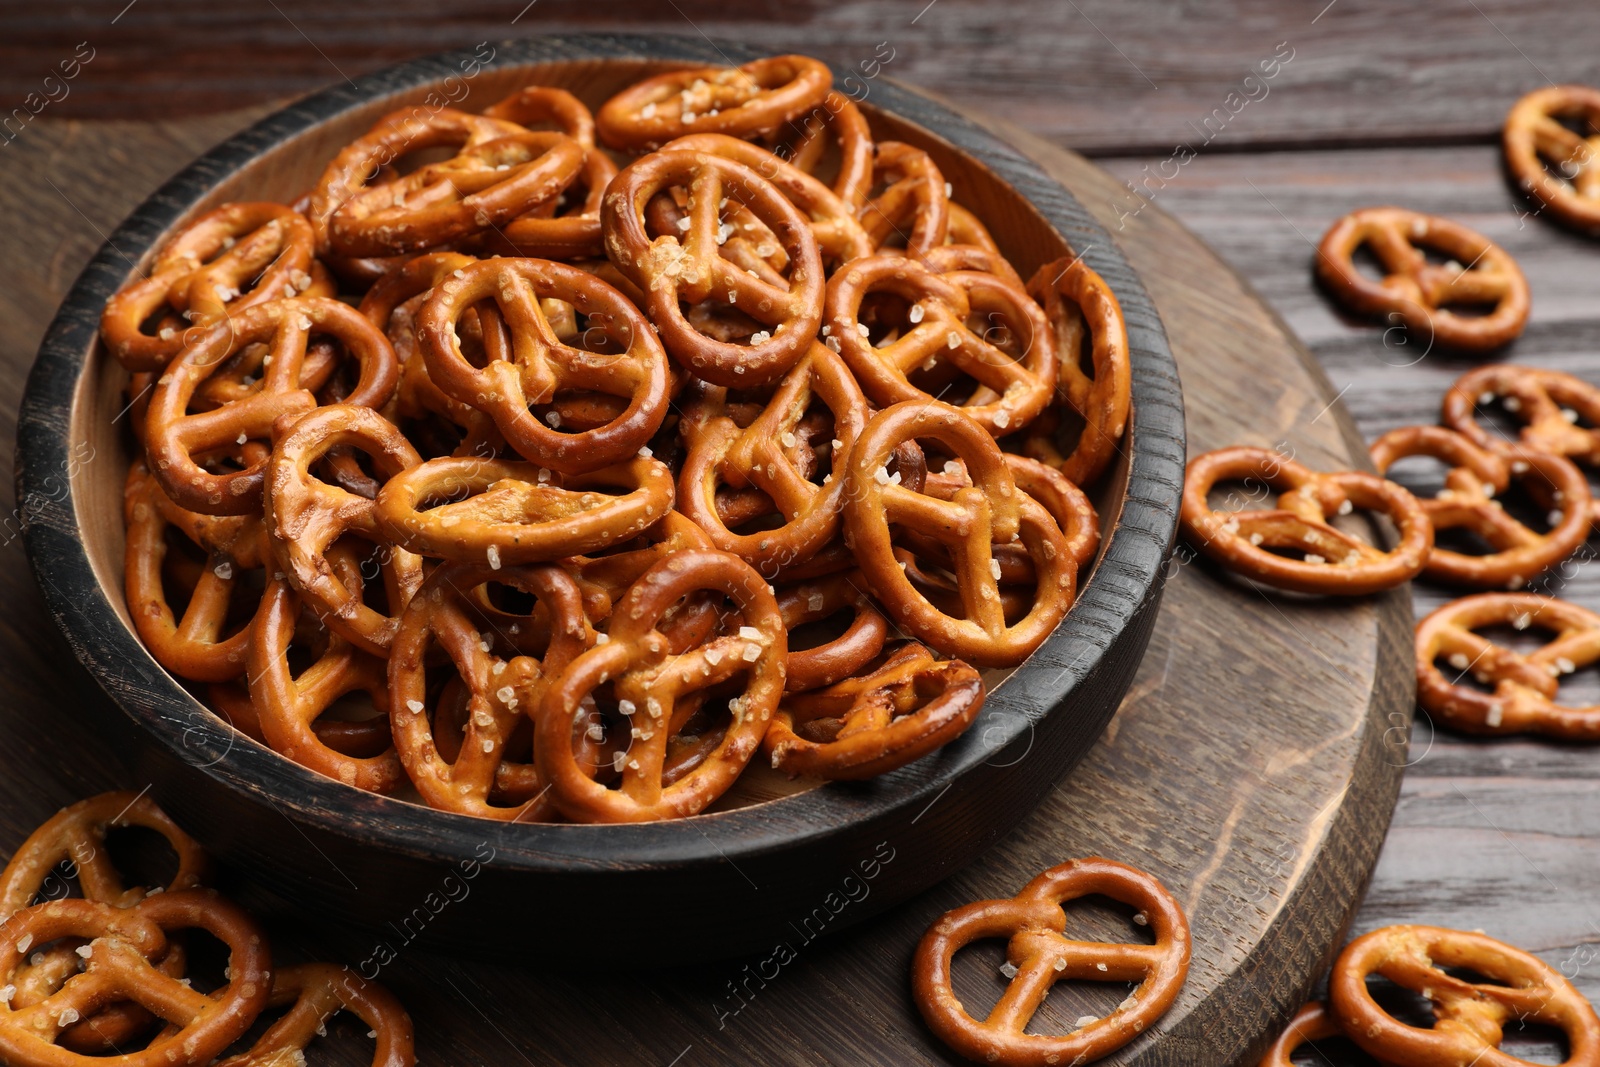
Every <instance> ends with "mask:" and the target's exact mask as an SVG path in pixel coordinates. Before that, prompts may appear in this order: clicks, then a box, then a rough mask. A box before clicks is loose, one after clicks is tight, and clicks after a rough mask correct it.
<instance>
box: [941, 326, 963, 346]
mask: <svg viewBox="0 0 1600 1067" xmlns="http://www.w3.org/2000/svg"><path fill="white" fill-rule="evenodd" d="M944 343H945V347H946V348H960V347H961V335H960V334H959V333H956V332H955V331H954V330H951V331H950V332H949V333H947V334H945V335H944Z"/></svg>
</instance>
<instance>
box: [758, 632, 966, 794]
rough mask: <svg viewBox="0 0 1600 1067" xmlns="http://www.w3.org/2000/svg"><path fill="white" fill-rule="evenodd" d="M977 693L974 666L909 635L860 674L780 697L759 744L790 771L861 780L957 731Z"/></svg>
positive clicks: (953, 736) (897, 764)
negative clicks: (940, 656) (939, 656)
mask: <svg viewBox="0 0 1600 1067" xmlns="http://www.w3.org/2000/svg"><path fill="white" fill-rule="evenodd" d="M792 657H793V654H792V653H791V659H792ZM983 696H984V687H983V679H981V678H979V677H978V672H977V671H975V670H973V669H972V668H971V667H969V666H967V665H966V664H965V663H963V662H961V661H960V660H958V659H953V660H945V661H943V662H939V661H936V660H935V659H934V658H933V654H932V653H930V652H929V651H928V650H927V648H925V647H924V646H922V645H919V644H917V643H916V642H914V641H913V642H911V643H910V644H907V645H903V646H901V647H900V648H899V649H897V650H895V652H894V653H892V654H891V655H890V656H889V658H888V659H887V660H885V661H884V662H883V664H882V665H881V666H879V667H878V668H877V669H875V670H872V671H869V672H868V673H866V674H862V675H858V676H856V677H854V678H849V679H847V680H845V681H842V682H838V683H837V684H835V685H832V686H829V687H828V688H826V689H821V690H818V691H815V692H811V693H803V694H797V695H793V696H788V697H785V698H784V701H783V703H782V704H780V705H779V706H778V711H777V713H776V714H775V715H773V717H772V725H770V726H768V727H767V733H766V737H765V739H764V740H763V741H762V748H763V750H764V751H765V752H766V753H767V756H768V757H769V758H770V759H771V760H772V766H773V768H774V769H775V770H779V771H782V772H784V773H785V774H787V775H789V777H791V778H794V777H798V776H800V775H805V776H807V777H811V778H827V779H832V780H835V781H859V780H861V779H864V778H871V777H874V776H875V775H879V774H885V773H887V772H889V771H892V770H894V769H895V768H896V767H904V766H905V765H906V764H908V763H910V762H911V761H912V760H915V759H920V758H922V757H923V756H925V755H927V754H928V753H929V752H932V751H933V750H934V749H936V748H942V747H943V746H945V745H947V744H949V743H950V742H951V741H954V740H955V739H956V738H957V737H960V736H961V735H962V734H963V733H965V732H966V730H967V727H969V726H971V725H972V722H973V720H974V719H976V718H977V717H978V712H979V711H980V710H981V709H982V708H983Z"/></svg>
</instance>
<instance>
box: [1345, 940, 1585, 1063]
mask: <svg viewBox="0 0 1600 1067" xmlns="http://www.w3.org/2000/svg"><path fill="white" fill-rule="evenodd" d="M1446 968H1461V969H1467V970H1471V971H1474V972H1476V973H1478V974H1480V975H1482V976H1483V977H1484V978H1485V979H1487V981H1484V982H1477V983H1473V982H1467V981H1465V980H1464V979H1461V978H1457V977H1456V976H1455V975H1453V974H1451V973H1449V971H1448V970H1446ZM1370 975H1381V976H1382V977H1384V978H1387V979H1389V980H1390V981H1391V982H1393V983H1395V984H1396V985H1398V986H1400V987H1402V988H1404V989H1408V990H1410V991H1412V992H1414V993H1420V994H1422V996H1423V997H1425V998H1426V999H1428V1000H1431V1001H1432V1002H1433V1013H1434V1017H1435V1018H1434V1024H1433V1026H1432V1028H1421V1027H1415V1026H1408V1025H1407V1024H1405V1023H1402V1022H1400V1021H1399V1020H1397V1019H1394V1018H1392V1017H1391V1016H1390V1015H1389V1013H1388V1012H1386V1011H1385V1010H1384V1009H1383V1008H1381V1007H1379V1006H1378V1004H1377V1002H1376V1001H1374V1000H1373V999H1372V994H1371V993H1369V992H1368V991H1367V978H1368V977H1369V976H1370ZM1328 1001H1329V1006H1330V1008H1331V1009H1332V1011H1333V1014H1334V1017H1335V1019H1337V1021H1338V1023H1339V1025H1340V1027H1341V1028H1342V1029H1343V1030H1344V1032H1345V1034H1346V1035H1347V1036H1348V1037H1349V1038H1350V1040H1352V1041H1354V1042H1355V1043H1356V1044H1357V1045H1359V1046H1360V1047H1361V1048H1362V1049H1363V1050H1364V1051H1366V1052H1367V1053H1369V1054H1371V1055H1372V1056H1375V1057H1377V1058H1378V1059H1380V1060H1382V1061H1383V1062H1385V1063H1406V1064H1416V1065H1418V1067H1469V1065H1473V1067H1531V1065H1530V1064H1529V1062H1528V1061H1527V1060H1524V1059H1520V1058H1519V1057H1516V1056H1512V1055H1510V1054H1509V1053H1505V1052H1502V1051H1500V1049H1499V1047H1498V1046H1499V1044H1500V1041H1501V1037H1502V1033H1503V1030H1504V1027H1505V1025H1506V1024H1507V1023H1509V1022H1511V1021H1513V1020H1516V1021H1517V1022H1518V1023H1520V1024H1522V1025H1527V1024H1528V1023H1530V1022H1532V1023H1537V1024H1542V1025H1545V1026H1553V1027H1555V1028H1557V1029H1559V1030H1560V1031H1561V1032H1562V1033H1563V1034H1564V1035H1565V1036H1566V1039H1567V1058H1566V1060H1564V1061H1563V1063H1564V1064H1565V1065H1566V1067H1593V1065H1595V1064H1600V1018H1597V1017H1596V1016H1595V1013H1594V1009H1593V1008H1591V1007H1590V1006H1589V1002H1588V1001H1586V1000H1584V998H1583V995H1582V994H1580V993H1579V992H1578V991H1577V990H1576V989H1574V988H1573V987H1572V984H1571V983H1570V982H1568V981H1567V980H1566V979H1565V978H1563V977H1562V976H1561V975H1560V974H1558V973H1557V972H1556V971H1555V969H1554V968H1552V967H1551V966H1550V965H1549V964H1547V963H1545V962H1544V961H1543V960H1540V959H1539V958H1538V957H1536V956H1532V955H1529V954H1528V953H1526V952H1523V951H1522V950H1520V949H1517V948H1513V947H1512V946H1511V945H1508V944H1505V943H1504V942H1501V941H1496V940H1495V939H1494V938H1492V937H1488V936H1486V935H1484V934H1472V933H1463V932H1461V931H1459V930H1445V929H1441V928H1439V927H1436V926H1389V927H1385V928H1384V929H1381V930H1374V931H1373V932H1372V933H1370V934H1367V935H1366V936H1364V937H1359V938H1357V939H1356V940H1354V941H1352V942H1351V943H1350V944H1349V945H1347V946H1345V950H1344V951H1343V952H1341V953H1340V954H1339V958H1338V960H1337V961H1336V962H1335V963H1334V965H1333V974H1332V976H1331V977H1330V978H1329V980H1328Z"/></svg>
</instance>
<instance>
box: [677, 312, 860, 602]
mask: <svg viewBox="0 0 1600 1067" xmlns="http://www.w3.org/2000/svg"><path fill="white" fill-rule="evenodd" d="M814 400H816V401H820V402H821V403H823V404H825V405H826V406H827V408H828V410H829V411H830V412H831V413H832V415H833V420H832V422H833V425H832V434H833V436H832V441H833V442H834V443H833V444H832V445H831V449H832V454H831V461H832V474H831V475H829V478H830V480H829V481H828V482H827V483H826V484H824V485H817V484H816V483H814V482H812V481H811V480H810V478H809V470H808V469H807V466H806V465H803V464H802V460H807V461H809V460H813V459H814V454H813V453H812V452H811V449H812V448H813V447H814V445H813V442H812V439H811V436H810V434H809V433H808V431H807V428H806V427H805V426H803V425H802V420H803V419H805V417H806V415H807V412H808V410H810V408H811V405H812V402H813V401H814ZM866 421H867V398H866V397H864V396H862V395H861V390H860V388H859V387H858V386H857V385H856V382H855V379H854V378H853V377H851V375H850V371H849V369H848V368H847V367H845V365H844V362H843V361H842V360H841V359H840V358H839V357H838V356H837V355H835V354H834V353H833V352H832V351H830V350H828V349H827V348H824V347H823V346H822V345H818V344H813V345H812V346H811V351H810V353H809V354H808V355H807V356H806V358H805V359H803V360H801V361H800V363H799V364H797V365H796V366H795V368H794V369H793V370H791V371H790V372H789V373H788V374H787V375H786V376H785V377H784V378H783V380H782V381H780V382H779V383H778V388H777V389H776V390H775V391H774V392H773V394H772V399H771V400H770V401H769V402H768V403H767V406H766V407H765V408H764V409H763V410H762V412H761V414H760V415H759V416H757V418H756V419H755V421H753V422H751V423H750V425H749V426H747V427H744V428H743V429H741V428H740V427H739V425H738V424H737V423H736V422H734V420H733V419H731V418H729V417H727V416H725V415H722V416H717V417H714V418H711V419H709V420H707V421H706V422H705V423H704V424H703V425H701V426H700V427H698V428H697V429H696V430H695V432H694V433H693V435H692V437H691V439H690V444H689V450H688V455H687V456H685V458H684V462H683V469H682V472H681V473H680V475H679V480H678V494H679V496H678V499H679V503H678V507H679V510H681V511H682V512H683V513H684V514H685V515H687V516H688V517H689V518H690V519H692V520H693V521H694V522H695V524H696V525H698V526H699V527H700V528H701V529H703V530H704V531H705V532H706V534H707V536H709V537H710V538H711V540H712V542H713V543H714V544H715V545H716V546H717V547H718V548H720V549H723V550H724V551H727V552H732V553H734V554H735V555H737V556H739V557H740V558H741V559H743V560H744V561H745V562H747V563H749V564H750V565H752V566H753V567H755V568H756V569H757V570H759V571H760V572H761V573H762V574H767V575H773V574H776V573H777V572H778V571H779V570H780V569H781V568H782V567H786V566H789V565H792V564H795V563H799V562H803V561H805V560H808V559H810V558H811V557H813V556H815V555H816V554H817V552H819V551H820V550H821V549H822V548H823V547H824V546H825V545H827V543H828V542H829V541H831V540H832V539H833V538H834V536H835V535H836V534H837V533H838V532H839V521H840V514H841V505H842V501H843V499H844V492H845V481H846V477H847V473H848V469H849V468H848V461H849V448H850V446H851V445H853V444H854V443H855V439H856V436H857V435H858V434H859V433H860V432H861V428H862V427H863V426H865V425H866ZM721 484H726V485H729V486H731V487H733V488H734V489H736V490H742V489H747V488H754V489H758V490H760V491H761V492H762V493H763V494H765V496H766V497H767V498H768V499H769V500H770V501H771V510H772V511H775V512H777V513H778V515H779V516H781V518H782V520H783V521H782V523H781V524H780V525H777V526H775V527H773V528H771V529H762V530H759V531H756V532H752V533H736V532H734V531H733V530H731V529H729V525H730V524H729V523H727V522H725V521H724V520H723V517H722V515H721V514H720V513H719V511H718V507H717V489H718V486H719V485H721Z"/></svg>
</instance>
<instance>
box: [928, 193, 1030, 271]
mask: <svg viewBox="0 0 1600 1067" xmlns="http://www.w3.org/2000/svg"><path fill="white" fill-rule="evenodd" d="M951 206H952V207H953V206H954V205H951ZM918 259H919V260H920V261H921V262H922V263H923V264H925V265H926V266H928V267H929V268H931V269H933V270H934V271H937V272H938V273H940V274H951V273H954V272H955V271H959V270H975V271H978V272H980V273H983V274H994V275H998V276H999V277H1001V278H1004V279H1005V280H1006V281H1008V282H1010V283H1011V284H1012V285H1014V286H1016V287H1017V288H1018V289H1021V288H1023V284H1022V276H1021V275H1020V274H1018V273H1017V268H1015V267H1013V266H1012V265H1011V261H1010V260H1008V259H1007V258H1006V257H1005V256H1003V255H1001V254H1000V252H999V251H998V250H995V249H989V248H984V247H983V246H981V245H975V244H942V245H940V246H939V247H938V248H935V249H931V250H930V251H927V252H924V253H923V254H922V255H921V256H919V257H918Z"/></svg>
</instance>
